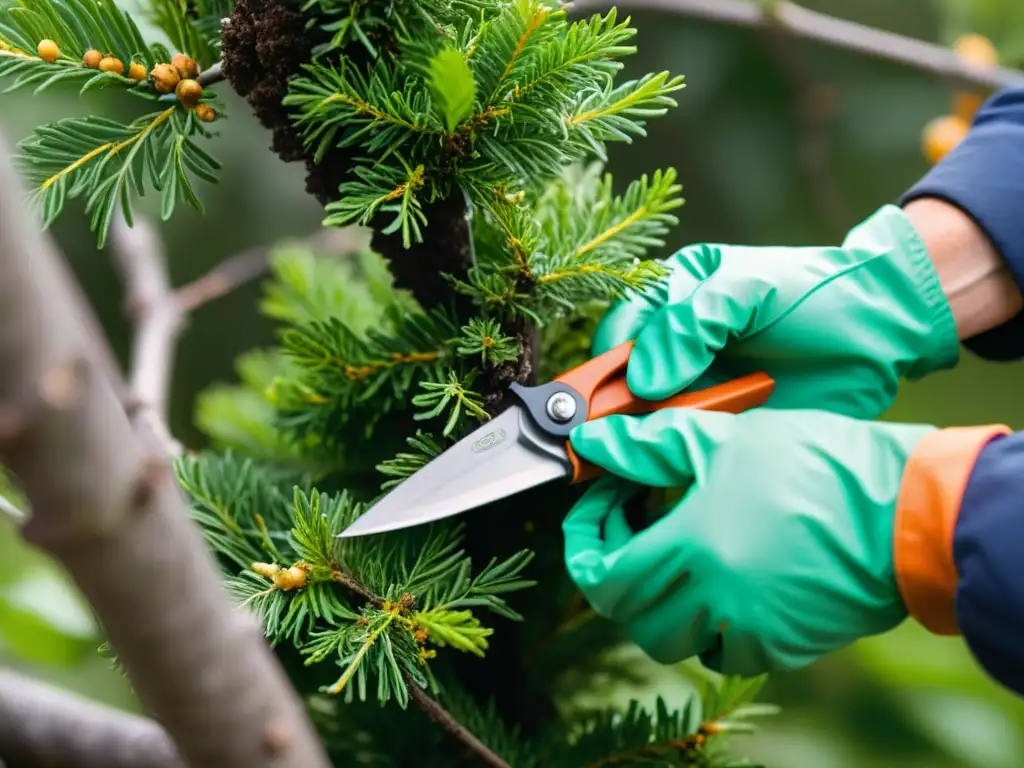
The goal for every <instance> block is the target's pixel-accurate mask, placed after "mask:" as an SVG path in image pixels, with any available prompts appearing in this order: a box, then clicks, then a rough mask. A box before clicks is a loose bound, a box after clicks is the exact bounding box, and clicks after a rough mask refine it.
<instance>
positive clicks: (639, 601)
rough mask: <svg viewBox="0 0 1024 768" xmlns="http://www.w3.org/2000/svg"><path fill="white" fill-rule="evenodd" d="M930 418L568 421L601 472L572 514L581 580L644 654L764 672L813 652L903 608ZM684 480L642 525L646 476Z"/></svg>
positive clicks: (570, 551) (793, 664) (891, 620)
mask: <svg viewBox="0 0 1024 768" xmlns="http://www.w3.org/2000/svg"><path fill="white" fill-rule="evenodd" d="M934 431H936V428H934V427H930V426H911V425H897V424H886V423H880V422H869V421H859V420H853V419H849V418H847V417H844V416H839V415H835V414H830V413H825V412H819V411H799V410H790V411H781V410H768V409H758V410H754V411H749V412H747V413H743V414H740V415H738V416H734V415H730V414H725V413H715V412H709V411H697V410H690V409H670V410H665V411H658V412H656V413H653V414H651V415H649V416H643V417H633V416H610V417H607V418H604V419H599V420H596V421H593V422H589V423H585V424H582V425H581V426H579V427H577V428H576V429H575V430H574V431H573V432H572V434H571V440H572V445H573V448H574V449H575V450H576V452H577V453H578V454H579V455H580V456H581V457H582V458H584V459H586V460H588V461H590V462H593V463H595V464H598V465H600V466H601V467H603V468H605V469H606V470H608V471H609V472H611V473H613V474H614V475H617V476H618V477H614V476H613V477H605V478H602V479H601V480H598V481H597V482H596V483H595V484H594V485H593V486H592V487H591V488H590V489H589V490H588V491H587V493H586V494H585V495H584V496H583V498H582V499H581V500H580V501H579V502H578V504H577V505H576V506H575V507H574V508H573V510H572V511H571V512H570V513H569V515H568V517H567V518H566V519H565V522H564V523H563V526H562V527H563V531H564V533H565V561H566V565H567V567H568V571H569V574H570V575H571V577H572V579H573V581H574V582H575V583H576V585H577V586H578V587H579V588H580V590H581V591H582V592H583V594H584V596H585V597H586V598H587V600H588V601H589V602H590V604H591V605H592V606H593V608H594V609H595V610H596V611H597V613H598V614H599V615H601V616H604V617H606V618H609V619H611V620H613V621H615V622H618V623H620V624H622V625H624V627H625V629H626V631H627V632H628V634H629V636H630V637H631V638H632V639H633V641H634V642H636V643H637V644H638V645H639V646H640V647H641V648H642V649H643V650H644V651H645V652H646V653H647V654H648V655H649V656H651V657H652V658H653V659H655V660H656V661H659V662H661V663H673V662H677V661H681V660H683V659H687V658H690V657H692V656H694V655H698V654H699V655H700V657H701V660H702V661H703V663H704V664H705V665H706V666H708V667H709V668H711V669H713V670H715V671H718V672H722V673H726V674H741V675H757V674H761V673H763V672H766V671H770V670H775V669H793V668H797V667H801V666H804V665H806V664H808V663H810V662H812V661H814V660H815V659H817V658H818V657H820V656H822V655H824V654H826V653H827V652H829V651H832V650H834V649H837V648H840V647H842V646H844V645H847V644H849V643H851V642H853V641H855V640H857V639H858V638H861V637H864V636H867V635H872V634H877V633H880V632H883V631H886V630H888V629H890V628H892V627H893V626H895V625H896V624H898V623H899V622H900V621H902V620H903V619H904V618H905V617H906V615H907V608H906V607H905V605H904V602H903V600H902V599H901V595H900V590H899V588H898V586H897V581H896V576H895V574H894V564H893V563H894V559H893V531H894V514H895V508H896V502H897V496H898V494H899V491H900V484H901V478H902V476H903V472H904V467H905V464H906V462H907V458H908V455H910V454H911V452H912V451H913V450H914V447H915V446H916V445H917V444H918V442H919V441H920V440H922V438H924V437H925V436H926V435H928V434H929V433H930V432H934ZM635 484H640V485H643V486H652V487H671V488H679V487H685V488H687V490H686V493H685V495H684V497H683V499H682V500H681V501H679V502H678V503H677V504H675V505H674V507H672V508H670V509H669V510H668V511H667V513H666V514H664V516H663V517H661V518H660V519H658V520H657V522H655V523H654V524H653V525H651V526H650V527H649V528H647V529H645V530H643V531H641V532H638V533H634V532H633V531H632V530H631V529H630V527H629V525H628V523H627V522H626V518H625V513H624V510H623V503H624V502H625V501H626V500H627V499H628V498H629V497H630V496H631V495H633V493H635V492H636V490H637V485H635Z"/></svg>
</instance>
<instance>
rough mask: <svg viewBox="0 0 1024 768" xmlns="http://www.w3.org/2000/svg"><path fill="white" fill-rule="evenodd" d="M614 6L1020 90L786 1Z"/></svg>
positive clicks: (941, 51)
mask: <svg viewBox="0 0 1024 768" xmlns="http://www.w3.org/2000/svg"><path fill="white" fill-rule="evenodd" d="M618 5H619V6H620V7H622V8H630V9H636V10H650V11H661V12H664V13H669V14H674V15H678V16H689V17H694V18H700V19H708V20H710V21H719V22H723V23H726V24H733V25H736V26H741V27H752V28H758V27H768V26H774V27H776V28H778V29H779V30H780V31H781V32H783V33H785V34H788V35H790V36H793V37H801V38H805V39H807V40H813V41H815V42H819V43H823V44H825V45H828V46H832V47H834V48H841V49H845V50H849V51H853V52H855V53H860V54H863V55H866V56H874V57H875V58H880V59H886V60H888V61H893V62H896V63H898V64H903V65H905V66H908V67H911V68H913V69H920V70H923V71H925V72H931V73H933V74H935V75H938V76H940V77H944V78H948V79H950V80H953V81H954V82H957V83H961V84H965V85H973V86H976V87H982V88H1006V87H1010V86H1015V85H1024V72H1021V71H1019V70H1016V69H1009V68H1006V67H990V68H984V67H978V66H977V65H971V64H970V63H968V62H965V61H964V60H962V59H961V58H960V57H959V56H957V55H956V53H955V52H954V51H952V50H950V49H949V48H947V47H945V46H941V45H936V44H934V43H928V42H925V41H923V40H916V39H914V38H912V37H907V36H905V35H900V34H896V33H894V32H889V31H886V30H881V29H874V28H872V27H869V26H866V25H864V24H858V23H857V22H853V21H846V20H845V19H837V18H835V17H834V16H829V15H828V14H825V13H820V12H818V11H812V10H808V9H807V8H803V7H801V6H799V5H797V4H795V3H791V2H784V0H762V1H761V2H748V1H747V0H626V2H625V3H619V4H618ZM608 6H609V3H608V2H607V0H576V1H575V2H572V3H570V4H569V6H568V7H569V8H570V9H574V10H579V11H596V10H600V9H603V8H607V7H608Z"/></svg>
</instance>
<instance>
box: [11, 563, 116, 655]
mask: <svg viewBox="0 0 1024 768" xmlns="http://www.w3.org/2000/svg"><path fill="white" fill-rule="evenodd" d="M0 640H2V641H3V643H4V644H5V645H6V646H7V647H8V649H9V650H10V651H11V652H12V653H14V654H15V655H16V656H18V657H20V658H22V659H24V660H25V661H29V662H34V663H40V664H52V665H58V666H66V665H71V664H75V663H77V662H79V661H80V660H81V659H83V658H84V657H85V656H86V655H87V654H89V653H91V652H92V651H93V649H94V648H95V644H96V640H97V630H96V626H95V624H94V623H93V621H92V617H91V615H90V614H89V612H88V611H87V610H86V609H85V608H84V607H83V605H82V602H81V599H80V598H79V597H78V596H77V595H76V594H75V593H73V592H72V591H71V589H70V588H69V586H68V584H67V583H66V582H65V581H64V580H63V579H62V578H60V577H59V576H58V575H56V574H49V573H45V572H37V573H36V574H34V575H30V576H29V577H27V578H25V579H22V580H19V581H16V582H13V583H9V584H5V585H3V586H2V587H0Z"/></svg>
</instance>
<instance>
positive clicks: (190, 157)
mask: <svg viewBox="0 0 1024 768" xmlns="http://www.w3.org/2000/svg"><path fill="white" fill-rule="evenodd" d="M205 135H208V133H207V131H206V130H205V129H204V128H203V127H202V126H201V124H200V122H199V121H198V120H197V119H196V117H195V114H194V113H193V112H184V111H182V110H180V109H178V108H177V107H176V106H170V107H167V108H165V109H163V110H161V111H159V112H151V113H149V114H145V115H142V116H141V117H139V118H137V119H136V120H134V121H132V122H131V123H129V124H127V125H125V124H122V123H119V122H117V121H115V120H109V119H107V118H103V117H83V118H78V117H71V118H64V119H63V120H59V121H57V122H56V123H53V124H50V125H43V126H40V127H39V128H37V129H36V130H35V132H34V133H33V134H32V135H31V136H29V137H28V138H26V139H25V140H23V141H22V142H21V143H20V144H19V145H18V155H17V157H16V161H17V163H18V164H19V166H20V168H21V170H22V173H23V174H24V175H25V177H26V179H27V180H28V181H29V182H30V183H31V184H32V186H33V188H34V198H35V199H36V200H37V201H38V202H39V205H40V207H41V209H42V215H43V222H44V224H45V225H47V226H48V225H50V224H51V223H52V222H53V221H54V219H56V218H57V216H59V215H60V212H61V211H62V210H63V208H64V203H65V202H66V201H67V199H68V198H76V197H84V198H85V199H86V213H87V214H88V215H89V216H90V219H91V224H90V226H91V229H92V231H93V232H94V233H95V234H96V236H97V239H98V245H99V246H100V247H102V246H103V244H104V243H105V241H106V238H107V233H108V231H109V228H110V222H111V220H112V217H113V215H114V213H115V211H116V209H117V208H118V207H119V206H120V208H121V210H122V211H123V214H124V216H125V218H126V220H127V221H128V222H129V223H130V222H131V220H132V219H131V217H132V208H131V206H132V197H133V196H134V195H137V196H140V197H141V196H143V195H144V194H145V191H146V186H147V185H149V186H151V187H152V188H154V189H155V190H156V191H158V192H160V193H161V215H162V217H163V218H164V219H165V220H166V219H168V218H170V216H171V215H172V214H173V213H174V210H175V207H176V205H177V203H178V202H179V201H181V200H184V201H185V202H186V203H187V204H188V205H189V206H191V207H193V208H195V209H196V210H199V211H202V210H203V204H202V202H201V201H200V199H199V196H198V195H197V194H196V192H195V189H194V188H193V182H192V179H191V178H190V176H195V177H197V178H199V179H202V180H203V181H207V182H210V183H216V181H217V178H218V176H217V174H218V171H219V170H220V164H219V163H218V162H217V161H216V160H215V159H213V158H212V157H210V155H208V154H207V153H206V152H205V151H203V150H202V149H201V148H200V147H199V145H198V144H197V143H196V142H195V140H194V138H195V137H197V136H205Z"/></svg>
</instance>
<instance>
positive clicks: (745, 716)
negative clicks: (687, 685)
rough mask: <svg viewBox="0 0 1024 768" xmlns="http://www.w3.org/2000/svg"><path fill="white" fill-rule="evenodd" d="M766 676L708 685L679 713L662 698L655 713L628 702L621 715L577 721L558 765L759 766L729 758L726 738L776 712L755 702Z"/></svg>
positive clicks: (591, 767) (610, 713) (583, 767)
mask: <svg viewBox="0 0 1024 768" xmlns="http://www.w3.org/2000/svg"><path fill="white" fill-rule="evenodd" d="M764 683H765V678H764V677H760V678H753V679H743V678H724V679H722V680H721V681H719V682H712V681H710V680H708V681H706V682H705V683H704V685H703V686H702V690H701V691H700V693H699V695H698V696H696V697H694V698H692V699H690V700H689V701H687V703H686V704H685V705H684V706H683V707H682V708H681V709H678V710H674V711H673V710H670V709H669V708H668V706H667V704H666V702H665V701H664V699H662V698H661V697H660V696H659V697H658V699H657V701H656V703H655V707H654V711H653V712H651V711H648V710H646V709H644V708H643V707H641V706H640V705H639V703H638V702H636V701H633V702H630V704H629V706H628V708H627V709H626V711H625V712H618V711H616V710H614V709H613V710H606V711H602V712H598V713H595V714H594V715H592V716H590V717H588V718H586V719H584V720H583V721H582V722H581V723H579V724H578V725H577V726H576V728H575V732H574V733H573V734H572V735H571V736H570V738H569V741H568V742H567V743H566V744H565V745H564V746H563V749H564V750H565V751H564V754H563V756H562V757H561V759H560V760H556V761H555V762H554V764H557V765H566V766H569V765H572V766H579V768H612V766H621V765H637V766H640V765H658V766H697V765H702V766H714V768H739V766H747V768H757V766H756V765H755V764H754V763H751V762H749V761H745V760H734V759H731V758H729V756H728V754H727V752H726V746H727V745H726V738H725V737H726V736H727V735H728V734H731V733H743V732H749V731H751V730H753V727H752V725H751V723H749V722H748V721H749V720H750V719H751V718H755V717H759V716H765V715H770V714H774V713H775V711H776V708H775V707H773V706H768V705H764V704H753V703H752V701H753V698H754V697H755V696H756V695H757V693H758V691H759V690H760V689H761V687H762V686H763V685H764Z"/></svg>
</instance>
